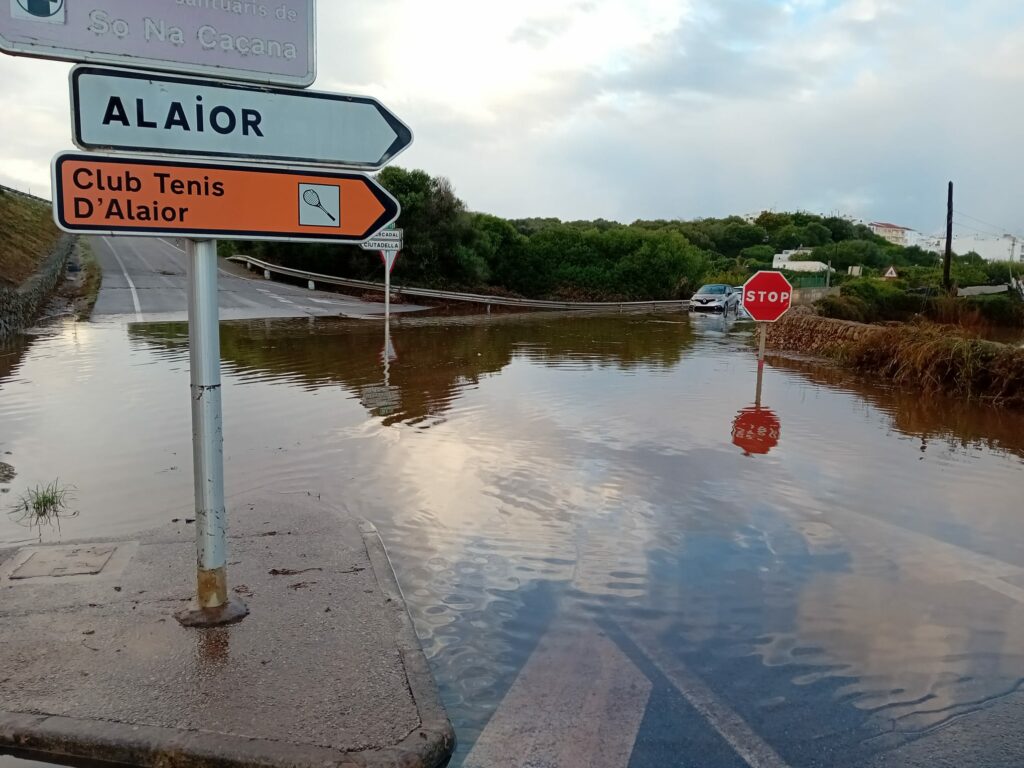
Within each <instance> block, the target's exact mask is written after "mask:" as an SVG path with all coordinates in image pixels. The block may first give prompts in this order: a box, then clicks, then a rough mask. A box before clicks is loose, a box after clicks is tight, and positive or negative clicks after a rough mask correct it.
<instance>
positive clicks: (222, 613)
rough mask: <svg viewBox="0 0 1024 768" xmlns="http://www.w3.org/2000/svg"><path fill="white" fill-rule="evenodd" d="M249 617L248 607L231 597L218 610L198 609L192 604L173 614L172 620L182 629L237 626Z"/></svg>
mask: <svg viewBox="0 0 1024 768" xmlns="http://www.w3.org/2000/svg"><path fill="white" fill-rule="evenodd" d="M248 615H249V606H247V605H246V604H245V603H243V602H242V601H241V600H239V599H238V598H235V597H232V598H231V599H230V600H228V601H227V602H226V603H224V604H223V605H221V606H220V607H218V608H200V607H199V606H198V605H197V604H196V603H193V604H192V605H190V606H189V607H188V608H186V609H184V610H183V611H178V613H176V614H174V618H176V619H177V620H178V623H179V624H181V626H183V627H197V628H203V627H223V626H224V625H226V624H237V623H238V622H240V621H241V620H242V619H244V618H245V617H246V616H248Z"/></svg>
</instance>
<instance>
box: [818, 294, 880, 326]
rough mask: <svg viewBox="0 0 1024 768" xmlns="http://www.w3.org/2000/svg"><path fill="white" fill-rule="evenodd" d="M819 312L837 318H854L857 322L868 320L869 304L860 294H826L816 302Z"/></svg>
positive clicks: (824, 315)
mask: <svg viewBox="0 0 1024 768" xmlns="http://www.w3.org/2000/svg"><path fill="white" fill-rule="evenodd" d="M815 307H816V308H817V310H818V314H820V315H821V316H822V317H831V318H835V319H836V320H852V321H853V322H856V323H866V322H867V321H868V314H869V312H868V306H867V303H866V302H865V301H864V299H862V298H860V297H859V296H826V297H825V298H823V299H819V300H818V301H817V302H815Z"/></svg>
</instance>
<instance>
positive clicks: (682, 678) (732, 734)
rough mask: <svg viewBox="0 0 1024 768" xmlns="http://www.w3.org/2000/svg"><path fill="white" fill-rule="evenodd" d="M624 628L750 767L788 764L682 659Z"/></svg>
mask: <svg viewBox="0 0 1024 768" xmlns="http://www.w3.org/2000/svg"><path fill="white" fill-rule="evenodd" d="M624 631H625V630H624ZM625 632H626V635H627V636H628V637H629V639H630V640H631V641H632V642H633V643H634V644H635V645H636V647H637V648H639V649H640V651H641V653H643V654H644V655H645V656H646V657H647V658H648V659H649V660H650V662H651V663H652V664H654V666H655V667H657V669H658V671H659V672H661V673H662V674H663V675H664V676H665V677H666V678H667V679H668V680H669V682H671V683H672V685H673V686H674V687H675V689H676V690H677V691H679V693H680V694H682V696H683V698H685V699H686V700H687V701H688V702H689V703H690V706H692V707H693V708H694V709H695V710H697V712H699V713H700V715H701V717H703V718H704V719H705V720H706V721H707V722H708V724H709V725H710V726H711V727H712V728H714V729H715V731H716V732H717V733H718V735H719V736H721V737H722V738H723V739H724V740H725V741H726V743H728V744H729V746H730V747H732V749H733V751H735V752H736V754H737V755H739V757H740V758H741V759H742V760H743V761H744V762H745V763H746V764H747V765H749V766H750V768H788V765H787V763H786V762H785V761H784V760H783V759H782V758H781V757H779V755H778V754H777V753H776V752H775V750H774V749H772V748H771V747H770V746H769V745H768V743H767V742H766V741H765V740H764V739H762V738H761V737H760V736H758V735H757V733H755V732H754V730H753V729H752V728H751V727H750V726H749V725H747V723H746V721H745V720H744V719H743V718H742V717H740V716H739V714H738V713H736V712H735V711H734V710H733V709H732V708H731V707H730V706H729V705H728V704H727V703H726V702H725V701H723V700H722V699H721V697H719V696H718V695H717V694H716V693H715V692H714V691H712V690H711V688H709V687H708V686H707V685H706V684H705V683H704V681H703V680H701V679H700V678H698V677H697V676H696V675H694V674H693V673H692V672H690V671H689V670H688V669H687V668H686V666H685V665H684V664H683V663H682V662H680V661H678V660H676V659H672V658H670V657H668V656H667V655H666V654H665V653H664V651H662V650H661V649H660V648H659V647H658V645H657V643H654V642H649V641H648V640H646V639H645V638H644V637H643V636H641V635H639V634H636V633H634V632H629V631H625Z"/></svg>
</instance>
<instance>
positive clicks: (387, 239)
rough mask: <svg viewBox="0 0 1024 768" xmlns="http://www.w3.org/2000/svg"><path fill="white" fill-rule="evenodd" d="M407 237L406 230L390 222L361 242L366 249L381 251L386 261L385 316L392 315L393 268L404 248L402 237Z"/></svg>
mask: <svg viewBox="0 0 1024 768" xmlns="http://www.w3.org/2000/svg"><path fill="white" fill-rule="evenodd" d="M403 237H405V230H402V229H396V228H395V225H394V224H388V226H387V228H386V229H382V230H381V231H380V232H378V233H377V234H375V235H374V236H373V237H371V238H370V239H369V240H367V241H366V242H364V243H360V246H359V247H360V248H362V249H363V250H364V251H380V259H381V261H383V262H384V318H385V319H386V320H387V319H390V317H391V270H392V269H394V268H395V261H397V260H398V253H399V251H401V250H402V238H403Z"/></svg>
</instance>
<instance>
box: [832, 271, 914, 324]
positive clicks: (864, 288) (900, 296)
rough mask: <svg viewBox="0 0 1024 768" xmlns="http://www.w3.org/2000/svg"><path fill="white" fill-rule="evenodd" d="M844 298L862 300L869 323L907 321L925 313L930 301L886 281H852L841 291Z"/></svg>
mask: <svg viewBox="0 0 1024 768" xmlns="http://www.w3.org/2000/svg"><path fill="white" fill-rule="evenodd" d="M840 292H841V295H842V296H844V297H855V298H857V299H860V300H861V301H862V302H863V304H864V307H865V318H866V320H867V322H872V323H874V322H881V321H886V320H907V319H909V318H910V317H912V316H913V315H916V314H920V313H922V312H924V311H925V310H926V309H927V307H928V299H927V298H926V297H925V296H923V295H921V294H916V293H908V292H907V291H906V290H905V288H904V287H903V286H902V285H900V284H899V283H895V282H889V281H886V280H874V279H862V280H851V281H849V282H848V283H845V284H844V285H843V287H842V288H841V289H840Z"/></svg>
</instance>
